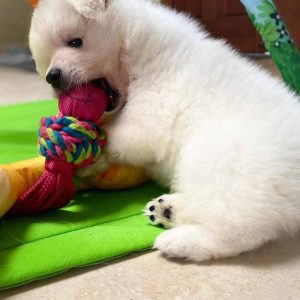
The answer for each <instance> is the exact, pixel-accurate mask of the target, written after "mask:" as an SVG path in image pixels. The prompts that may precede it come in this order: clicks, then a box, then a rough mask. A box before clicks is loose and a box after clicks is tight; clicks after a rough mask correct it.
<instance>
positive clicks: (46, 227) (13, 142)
mask: <svg viewBox="0 0 300 300" xmlns="http://www.w3.org/2000/svg"><path fill="white" fill-rule="evenodd" d="M55 113H56V103H55V101H45V102H39V103H31V104H24V105H17V106H8V107H1V108H0V163H8V162H13V161H18V160H23V159H27V158H32V157H35V156H36V148H37V147H36V131H37V128H38V122H39V119H40V117H41V116H44V115H50V114H55ZM0 192H1V190H0ZM162 192H163V191H162V189H161V188H160V187H158V186H157V185H155V184H153V183H147V184H145V185H143V186H141V187H138V188H135V189H128V190H123V191H88V192H82V193H78V194H77V196H76V198H75V199H74V201H72V202H71V204H70V205H69V206H67V207H65V208H63V209H60V210H57V211H51V212H47V213H43V214H39V215H36V216H30V217H20V218H10V217H4V218H2V219H0V289H6V288H11V287H15V286H19V285H21V284H25V283H28V282H31V281H34V280H37V279H41V278H45V277H49V276H53V275H55V274H59V273H62V272H65V271H67V270H69V269H71V268H74V267H82V266H87V265H91V264H96V263H101V262H103V261H108V260H112V259H114V258H118V257H120V256H124V255H126V254H129V253H131V252H134V251H142V250H146V249H149V248H151V247H152V245H153V242H154V239H155V238H156V237H157V235H158V234H159V233H160V232H161V231H162V229H159V228H157V227H154V226H151V225H149V224H148V221H147V219H146V218H145V217H144V216H143V215H142V213H141V212H142V209H143V207H144V205H145V204H146V203H147V201H149V199H150V198H152V197H156V196H159V195H160V194H161V193H162Z"/></svg>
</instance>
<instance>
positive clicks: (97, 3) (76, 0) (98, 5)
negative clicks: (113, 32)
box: [69, 0, 107, 19]
mask: <svg viewBox="0 0 300 300" xmlns="http://www.w3.org/2000/svg"><path fill="white" fill-rule="evenodd" d="M69 2H70V3H71V4H72V5H73V7H74V8H75V9H76V10H77V11H78V12H79V13H80V14H81V15H82V16H84V17H85V18H87V19H97V18H99V17H100V16H101V13H103V12H104V11H105V8H106V2H107V0H69Z"/></svg>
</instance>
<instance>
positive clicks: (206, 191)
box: [30, 0, 300, 261]
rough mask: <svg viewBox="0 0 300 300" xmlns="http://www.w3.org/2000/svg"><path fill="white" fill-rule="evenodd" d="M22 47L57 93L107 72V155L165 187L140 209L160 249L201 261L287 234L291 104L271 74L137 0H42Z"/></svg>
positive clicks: (296, 168) (296, 190) (299, 153)
mask: <svg viewBox="0 0 300 300" xmlns="http://www.w3.org/2000/svg"><path fill="white" fill-rule="evenodd" d="M30 46H31V50H32V53H33V56H34V59H35V61H36V64H37V70H38V72H39V73H40V74H41V76H42V77H43V78H45V79H46V80H47V81H48V82H49V83H50V84H52V86H53V87H54V88H55V89H56V90H57V91H58V92H59V91H60V90H65V89H69V88H70V87H72V86H74V85H76V84H80V83H83V82H89V81H94V82H95V83H97V82H98V84H100V83H101V82H102V83H103V82H105V85H106V88H107V90H108V91H109V92H111V96H112V97H111V99H112V101H111V103H110V110H111V112H108V113H107V115H112V116H113V117H112V118H111V120H110V121H109V122H108V123H107V124H106V125H105V126H104V127H105V129H106V131H107V133H108V137H109V143H108V147H107V158H106V161H107V162H108V163H121V164H131V165H135V166H137V167H141V168H144V169H145V170H146V171H147V172H148V174H149V176H150V177H151V178H153V179H154V180H156V181H157V182H158V183H159V184H161V185H163V186H166V187H169V188H170V193H169V194H166V195H161V196H160V197H158V198H157V199H154V200H153V201H151V202H150V203H149V204H148V205H147V206H146V208H145V212H146V215H147V216H148V217H149V218H150V220H151V222H152V223H153V224H160V225H163V226H165V227H167V228H170V229H169V230H167V231H165V232H164V233H162V234H161V235H160V236H159V237H158V238H157V240H156V243H155V247H156V248H157V249H159V250H160V251H161V252H162V253H164V254H166V255H168V256H171V257H182V258H187V259H190V260H195V261H203V260H208V259H212V258H221V257H229V256H235V255H238V254H240V253H242V252H245V251H249V250H252V249H255V248H258V247H259V246H261V245H263V244H265V243H267V242H269V241H273V240H275V239H277V238H280V237H282V236H285V235H288V236H295V235H296V234H297V231H298V230H299V228H300V104H299V99H298V98H297V97H296V96H295V95H294V94H293V92H291V91H290V90H289V89H288V88H287V87H286V86H285V85H284V84H283V83H281V82H280V81H279V80H277V79H275V78H273V77H272V76H270V75H269V74H267V73H266V72H265V71H263V70H261V69H260V68H259V67H257V66H255V65H253V63H251V62H249V61H247V60H246V59H245V58H242V57H241V56H239V55H238V54H237V53H236V52H235V51H234V50H232V49H231V48H230V47H229V46H227V45H226V44H225V43H224V42H223V41H219V40H215V39H213V38H211V37H209V36H208V34H207V33H206V32H205V31H203V30H202V29H201V27H199V25H198V24H197V23H195V22H193V21H192V20H190V19H189V18H187V17H186V16H183V15H180V14H177V13H176V12H174V11H171V10H169V9H167V8H165V7H163V6H160V5H156V4H153V3H151V2H150V1H145V0H144V1H142V0H108V1H104V0H41V1H40V4H39V6H38V7H37V9H36V10H35V13H34V16H33V20H32V27H31V32H30ZM100 78H105V81H103V80H99V79H100ZM117 95H119V97H116V96H117ZM117 98H118V99H117ZM104 165H105V162H104V161H100V162H99V163H98V164H97V165H96V166H94V167H93V168H94V169H95V168H96V169H97V168H99V169H101V168H103V166H104ZM91 171H92V169H90V170H89V172H91Z"/></svg>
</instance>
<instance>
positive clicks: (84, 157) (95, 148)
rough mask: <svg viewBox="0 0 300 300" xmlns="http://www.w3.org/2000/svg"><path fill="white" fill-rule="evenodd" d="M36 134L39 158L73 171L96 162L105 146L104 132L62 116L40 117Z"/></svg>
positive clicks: (84, 122) (94, 126)
mask: <svg viewBox="0 0 300 300" xmlns="http://www.w3.org/2000/svg"><path fill="white" fill-rule="evenodd" d="M38 134H39V139H38V142H39V152H40V154H41V155H43V156H45V157H46V158H47V159H48V160H56V161H65V162H67V163H73V165H74V167H75V168H80V167H83V166H86V165H89V164H91V163H93V162H95V161H97V159H98V158H99V157H100V155H101V152H102V148H103V147H104V146H105V144H106V135H105V132H104V131H103V130H99V129H98V128H97V126H96V125H95V124H94V123H92V122H89V121H80V120H78V119H76V118H74V117H69V116H63V115H60V116H58V117H54V116H52V117H48V118H42V120H41V123H40V129H39V133H38Z"/></svg>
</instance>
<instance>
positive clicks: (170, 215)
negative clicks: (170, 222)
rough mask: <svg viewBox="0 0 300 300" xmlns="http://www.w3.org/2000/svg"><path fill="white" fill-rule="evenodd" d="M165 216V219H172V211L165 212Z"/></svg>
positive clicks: (166, 210) (168, 209)
mask: <svg viewBox="0 0 300 300" xmlns="http://www.w3.org/2000/svg"><path fill="white" fill-rule="evenodd" d="M164 216H165V218H167V219H171V217H172V211H171V209H170V208H167V209H165V211H164Z"/></svg>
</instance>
